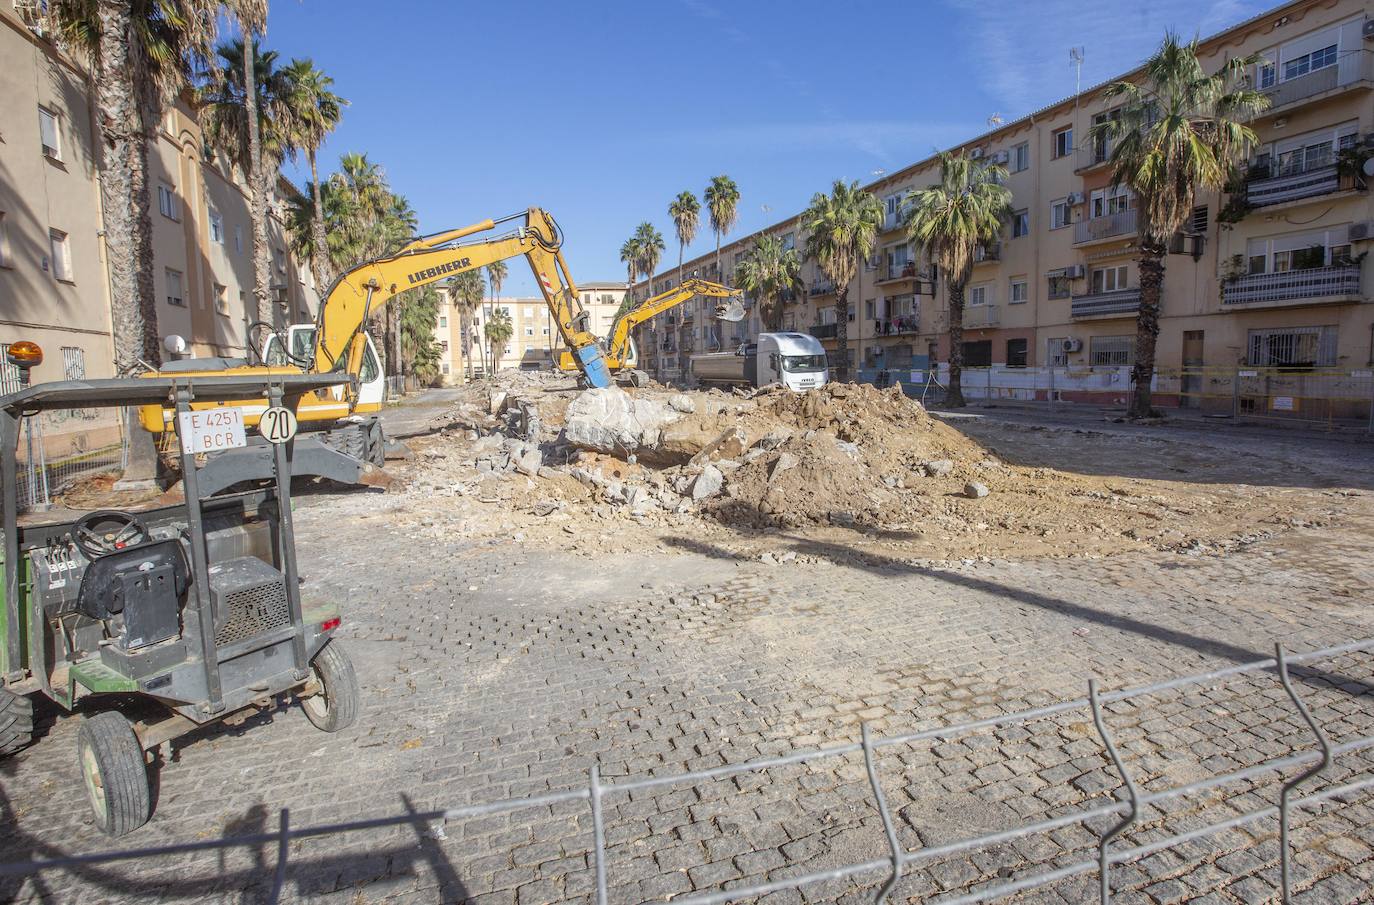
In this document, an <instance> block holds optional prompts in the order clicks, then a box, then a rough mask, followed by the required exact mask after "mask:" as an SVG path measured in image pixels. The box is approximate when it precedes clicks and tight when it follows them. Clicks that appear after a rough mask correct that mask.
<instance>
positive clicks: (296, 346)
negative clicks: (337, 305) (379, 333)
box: [259, 324, 386, 412]
mask: <svg viewBox="0 0 1374 905" xmlns="http://www.w3.org/2000/svg"><path fill="white" fill-rule="evenodd" d="M315 330H316V328H315V325H314V324H292V325H291V326H289V327H287V328H286V330H285V331H284V332H276V333H269V334H268V335H267V339H266V340H265V341H264V342H263V344H262V349H261V351H260V353H259V354H260V357H261V358H262V363H263V364H265V365H268V366H269V367H281V366H283V365H295V366H296V367H298V368H302V369H308V368H309V366H310V358H311V356H313V355H314V354H315ZM283 340H284V341H285V343H286V345H285V346H284V345H283V344H282V343H283ZM288 349H289V350H290V351H289V352H288ZM337 392H338V393H339V394H340V398H342V393H343V388H342V387H339V388H337ZM385 401H386V376H385V375H384V374H383V373H382V359H381V356H379V355H378V354H377V347H376V346H375V345H373V343H372V336H371V335H370V334H368V333H364V334H363V366H362V370H361V371H360V372H359V373H358V399H357V403H356V405H357V408H358V409H361V410H362V411H365V412H366V411H374V410H376V409H378V408H380V407H381V405H382V403H383V402H385Z"/></svg>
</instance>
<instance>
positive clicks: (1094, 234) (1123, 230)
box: [1073, 208, 1135, 245]
mask: <svg viewBox="0 0 1374 905" xmlns="http://www.w3.org/2000/svg"><path fill="white" fill-rule="evenodd" d="M1133 235H1135V209H1134V208H1132V209H1131V210H1127V211H1117V212H1116V213H1114V214H1107V215H1106V216H1105V217H1093V218H1092V219H1090V220H1080V221H1078V222H1077V223H1075V224H1074V225H1073V244H1075V245H1086V244H1089V243H1092V242H1101V241H1103V240H1105V239H1113V238H1116V237H1117V236H1133Z"/></svg>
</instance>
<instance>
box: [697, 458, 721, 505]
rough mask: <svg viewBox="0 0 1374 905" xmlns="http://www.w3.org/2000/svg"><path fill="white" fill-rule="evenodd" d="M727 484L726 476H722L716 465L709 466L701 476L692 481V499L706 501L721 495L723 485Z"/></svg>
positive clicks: (702, 471)
mask: <svg viewBox="0 0 1374 905" xmlns="http://www.w3.org/2000/svg"><path fill="white" fill-rule="evenodd" d="M724 483H725V476H724V475H723V474H721V471H720V469H719V468H717V467H716V466H714V465H707V466H706V467H705V468H703V469H702V470H701V474H699V475H697V476H696V480H694V481H692V499H694V500H698V501H700V500H704V499H706V498H708V497H713V496H715V495H716V494H718V493H720V488H721V485H723V484H724Z"/></svg>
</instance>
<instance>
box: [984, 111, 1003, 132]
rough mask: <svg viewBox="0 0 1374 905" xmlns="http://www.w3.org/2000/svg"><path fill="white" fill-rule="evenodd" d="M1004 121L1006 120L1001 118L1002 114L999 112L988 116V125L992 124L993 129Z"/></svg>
mask: <svg viewBox="0 0 1374 905" xmlns="http://www.w3.org/2000/svg"><path fill="white" fill-rule="evenodd" d="M1004 122H1006V120H1005V119H1003V118H1002V114H1000V113H994V114H992V116H989V117H988V125H989V126H992V127H993V128H994V129H996V128H997V127H998V126H1000V125H1002V123H1004Z"/></svg>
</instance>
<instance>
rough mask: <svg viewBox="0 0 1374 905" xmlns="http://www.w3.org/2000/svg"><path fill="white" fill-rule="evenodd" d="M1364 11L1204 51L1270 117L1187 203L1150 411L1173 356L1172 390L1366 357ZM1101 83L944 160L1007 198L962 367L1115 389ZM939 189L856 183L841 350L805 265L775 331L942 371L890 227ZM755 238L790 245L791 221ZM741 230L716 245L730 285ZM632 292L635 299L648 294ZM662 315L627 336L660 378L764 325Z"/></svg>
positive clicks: (1122, 285)
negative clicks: (864, 247)
mask: <svg viewBox="0 0 1374 905" xmlns="http://www.w3.org/2000/svg"><path fill="white" fill-rule="evenodd" d="M1369 7H1370V4H1369V2H1367V0H1301V2H1294V3H1289V4H1285V5H1283V6H1281V7H1278V8H1276V9H1274V10H1273V11H1271V12H1269V13H1265V14H1264V15H1261V16H1257V17H1255V18H1254V19H1251V20H1249V21H1247V22H1245V23H1242V24H1240V25H1238V26H1235V27H1233V28H1231V29H1228V30H1227V31H1225V32H1222V33H1220V34H1217V35H1214V36H1212V37H1210V38H1208V39H1206V40H1204V41H1203V42H1202V45H1201V54H1202V56H1203V60H1204V65H1205V66H1207V67H1208V68H1209V69H1215V68H1217V67H1218V66H1220V65H1221V64H1222V62H1223V61H1224V60H1226V59H1228V58H1232V57H1236V56H1249V55H1252V54H1258V55H1259V57H1260V60H1261V61H1260V62H1259V64H1258V65H1256V66H1254V67H1253V70H1252V72H1251V78H1252V80H1253V82H1254V84H1255V85H1256V87H1258V88H1259V89H1260V90H1261V91H1263V92H1264V93H1265V94H1266V95H1268V96H1269V98H1270V104H1271V106H1270V107H1269V109H1268V110H1267V111H1265V113H1264V114H1263V115H1261V116H1259V117H1258V118H1257V119H1256V120H1255V122H1254V123H1253V127H1254V128H1255V130H1256V132H1257V134H1258V137H1259V140H1260V145H1259V147H1258V148H1256V149H1255V152H1254V154H1253V156H1252V158H1251V160H1250V161H1249V165H1248V167H1246V168H1245V172H1244V179H1243V184H1240V185H1235V186H1232V187H1231V188H1233V189H1234V191H1230V192H1222V193H1209V194H1204V195H1200V196H1199V198H1198V199H1197V208H1196V209H1195V210H1194V212H1193V216H1192V218H1191V220H1190V222H1189V223H1188V224H1187V225H1186V227H1185V228H1184V230H1183V231H1182V232H1181V233H1180V234H1179V235H1177V236H1175V239H1174V242H1173V243H1172V246H1171V249H1170V251H1171V254H1169V255H1168V256H1167V258H1166V261H1165V264H1166V268H1167V272H1166V277H1165V284H1164V291H1163V301H1162V319H1161V331H1160V336H1159V343H1158V365H1159V367H1160V369H1161V372H1162V374H1161V378H1160V382H1159V386H1158V390H1159V392H1160V401H1161V403H1163V404H1168V403H1169V402H1170V401H1171V399H1170V395H1171V393H1172V394H1173V401H1178V393H1179V392H1180V391H1183V392H1185V393H1186V392H1188V390H1189V388H1188V387H1186V386H1182V385H1180V382H1179V380H1178V378H1177V376H1175V377H1173V378H1170V377H1168V376H1167V374H1168V372H1169V371H1171V370H1176V369H1178V368H1181V367H1183V366H1185V365H1186V366H1187V367H1188V368H1189V369H1190V370H1191V371H1192V372H1193V373H1194V375H1195V376H1193V377H1191V378H1184V382H1187V381H1188V380H1199V379H1201V378H1200V377H1198V376H1196V375H1197V374H1200V373H1201V369H1204V368H1212V367H1216V368H1235V367H1244V366H1253V367H1304V366H1306V367H1336V368H1364V367H1366V366H1368V365H1371V364H1374V308H1372V307H1370V306H1369V305H1367V304H1366V303H1367V302H1368V301H1369V300H1370V286H1371V273H1370V271H1371V268H1372V267H1374V263H1371V262H1369V261H1368V260H1367V258H1368V251H1369V249H1370V239H1371V237H1374V202H1371V198H1370V194H1369V192H1368V190H1367V187H1366V182H1367V181H1369V180H1368V179H1367V178H1361V177H1360V176H1358V175H1356V174H1355V173H1354V172H1352V171H1351V170H1350V169H1349V167H1348V166H1347V165H1346V163H1345V162H1343V161H1344V158H1343V157H1342V154H1343V152H1352V151H1354V149H1356V148H1359V147H1363V148H1367V147H1368V146H1369V144H1370V143H1371V141H1374V137H1372V136H1371V132H1374V24H1372V23H1371V18H1370V9H1369ZM1137 75H1138V73H1136V72H1132V73H1123V74H1122V76H1121V78H1124V79H1131V78H1133V77H1136V76H1137ZM1104 87H1105V86H1098V87H1095V88H1091V89H1089V90H1087V91H1084V92H1083V93H1081V94H1079V95H1077V96H1075V97H1070V98H1067V99H1065V100H1063V101H1060V102H1058V103H1056V104H1052V105H1050V106H1048V107H1046V108H1044V109H1042V110H1039V111H1036V112H1035V113H1033V114H1031V115H1029V116H1026V117H1023V118H1021V119H1018V120H1016V121H1014V122H1009V123H1006V124H1005V125H1001V126H999V127H998V128H996V129H994V130H993V131H990V132H988V133H986V134H984V135H981V136H978V137H976V138H972V139H970V140H969V141H968V142H966V143H964V144H963V145H961V146H958V147H956V148H952V149H950V150H953V151H963V152H965V153H968V154H969V155H971V156H974V157H980V158H983V159H990V160H994V161H996V162H998V163H1000V164H1002V165H1003V166H1005V167H1006V169H1007V170H1008V172H1009V176H1008V179H1007V186H1008V188H1010V189H1011V191H1012V194H1013V197H1014V202H1013V206H1014V208H1015V213H1014V214H1013V216H1012V217H1011V218H1010V220H1009V222H1008V223H1007V224H1006V227H1005V229H1004V232H1003V235H1002V236H1001V238H1000V240H999V241H997V242H994V243H991V244H989V245H988V246H987V247H985V248H983V249H980V251H979V260H978V263H977V265H976V266H975V268H974V275H973V279H972V281H971V282H970V284H969V286H968V290H967V297H966V300H965V305H966V309H965V314H964V358H965V362H966V364H968V365H970V366H973V367H978V366H994V367H1000V368H1018V367H1036V366H1045V365H1053V366H1059V367H1065V368H1069V369H1075V368H1083V369H1087V368H1095V369H1111V368H1118V369H1121V371H1122V374H1121V375H1120V377H1121V378H1122V380H1124V379H1125V374H1124V372H1125V370H1126V369H1127V368H1128V367H1129V366H1130V365H1131V364H1132V362H1133V358H1134V354H1135V349H1134V334H1135V316H1136V313H1137V310H1138V307H1139V279H1138V272H1137V266H1136V256H1137V248H1136V240H1135V218H1136V213H1135V199H1134V198H1132V197H1131V193H1130V192H1129V191H1128V190H1126V189H1124V188H1118V189H1114V188H1112V187H1111V184H1110V183H1111V173H1110V167H1109V166H1108V160H1109V157H1110V153H1111V148H1110V146H1109V145H1108V144H1106V143H1103V142H1093V141H1089V140H1087V139H1086V136H1087V133H1088V130H1089V129H1090V128H1091V126H1092V125H1093V124H1094V123H1095V122H1100V121H1101V120H1103V119H1104V118H1106V117H1110V116H1112V115H1113V113H1114V110H1113V106H1112V102H1111V101H1110V100H1109V99H1108V98H1107V97H1106V96H1105V92H1104V90H1103V89H1104ZM1354 153H1361V154H1364V155H1365V156H1367V152H1358V151H1354ZM1346 156H1347V157H1348V156H1349V153H1347V155H1346ZM937 178H938V161H937V160H935V159H934V158H933V157H932V158H927V159H925V160H922V161H920V162H918V163H915V164H913V165H911V166H909V167H906V168H904V169H902V170H900V171H898V172H894V173H891V174H889V175H886V176H884V177H883V178H882V179H880V180H877V181H875V182H872V183H870V184H868V186H867V188H868V190H869V191H871V192H872V193H873V194H874V195H876V196H877V197H878V198H879V199H880V200H881V201H882V203H883V206H884V209H885V211H886V221H885V224H884V229H883V231H882V234H881V236H880V246H879V249H878V251H877V253H876V254H875V255H874V256H873V257H872V258H871V259H869V260H868V261H866V262H864V265H863V267H862V268H861V269H860V272H859V273H858V275H857V276H856V278H855V280H854V282H853V284H851V286H850V287H849V302H850V312H849V323H848V325H847V327H848V340H849V341H848V348H846V349H843V350H841V349H838V348H836V341H835V333H836V326H837V325H836V323H835V320H836V314H835V287H834V286H831V285H829V284H827V283H826V282H825V280H824V278H823V276H822V275H821V274H820V273H819V272H818V271H817V269H816V268H815V266H814V264H813V263H812V262H807V263H806V264H805V265H804V270H805V275H806V281H807V290H806V293H805V297H804V298H803V297H799V298H796V299H791V300H789V301H788V304H787V305H786V306H785V315H784V326H785V328H787V329H798V330H809V331H810V332H812V333H813V334H814V335H816V336H818V337H819V338H821V340H822V342H823V344H824V345H825V346H826V347H827V348H828V349H829V351H830V354H831V355H832V356H833V357H838V356H840V355H844V356H846V357H847V359H848V360H849V361H850V363H851V365H852V366H854V367H856V368H857V370H858V375H859V379H874V378H875V377H876V376H877V375H878V374H880V373H882V372H884V371H886V372H888V373H889V374H890V375H892V376H896V377H907V379H909V376H915V377H917V378H918V379H919V377H920V376H921V375H922V373H923V372H925V371H926V369H927V368H929V367H931V366H932V365H934V364H935V363H937V362H938V363H939V366H940V367H944V366H945V365H946V364H947V362H948V356H949V334H948V295H947V287H946V286H945V285H944V283H943V281H942V280H940V278H939V274H938V273H935V272H934V270H933V268H931V266H930V263H929V261H926V260H924V259H923V258H922V256H921V255H920V254H918V253H917V252H916V250H915V249H913V248H912V247H911V245H910V244H909V243H908V242H907V241H906V238H905V235H904V232H903V230H902V228H901V222H902V217H903V214H904V204H905V200H904V199H905V197H906V195H907V193H908V192H910V191H911V190H912V189H916V188H920V187H924V186H926V185H929V184H932V183H933V182H935V181H936V180H937ZM767 232H770V233H774V234H777V235H779V236H780V237H782V238H783V240H784V241H786V242H796V241H799V238H798V237H797V235H796V221H795V217H794V218H792V219H789V220H786V221H783V222H782V223H778V224H776V225H774V226H772V227H770V228H768V230H767ZM753 239H754V236H753V235H750V236H744V237H741V238H740V239H737V240H735V241H734V242H732V243H730V244H729V245H727V246H725V247H724V248H723V249H722V252H721V258H722V269H723V270H724V271H725V275H726V277H727V279H728V278H729V276H730V274H731V273H732V272H733V266H734V264H735V263H736V262H737V261H738V260H739V259H740V258H741V257H742V255H743V253H744V251H745V249H747V248H748V247H749V245H750V244H751V243H752V242H753ZM714 261H715V256H714V253H712V254H708V255H703V256H702V257H700V258H697V259H695V260H693V261H691V262H689V263H688V264H687V265H686V266H687V269H688V271H690V272H691V273H693V274H697V273H700V275H702V276H705V277H707V278H716V274H715V267H714ZM675 277H676V271H675V270H674V271H673V272H671V273H665V274H663V275H662V276H660V277H657V278H655V280H654V283H653V289H654V291H660V290H661V289H662V288H664V287H665V286H668V285H671V283H672V281H673V280H674V279H675ZM637 288H638V290H639V291H640V292H641V293H643V292H645V291H647V287H646V286H645V284H643V283H641V284H640V285H639V287H637ZM701 301H705V300H701ZM671 318H672V315H668V316H666V317H661V318H657V319H656V320H657V321H659V322H660V323H657V324H654V325H652V326H651V327H649V328H641V329H643V331H644V336H645V338H646V339H647V338H648V337H649V336H650V335H655V334H656V337H657V341H656V342H655V343H654V350H655V355H654V361H652V362H650V363H649V364H648V367H649V368H650V369H651V370H653V369H654V368H657V369H658V370H659V372H660V373H661V374H662V375H663V376H665V377H670V378H671V377H674V376H678V375H680V374H681V373H682V372H683V369H684V368H685V366H686V364H687V359H688V357H689V356H690V354H691V353H692V352H697V351H708V350H711V349H713V348H714V347H716V346H719V345H723V346H725V347H728V346H729V345H730V341H733V340H734V338H735V337H736V336H737V335H739V336H740V337H741V338H747V337H749V336H753V335H756V333H757V331H758V322H757V317H756V316H755V315H754V312H753V311H752V308H751V317H750V319H749V321H748V322H747V324H742V325H739V327H738V329H737V328H736V326H735V325H730V324H721V323H718V322H711V323H709V324H707V323H706V322H705V312H704V311H684V312H683V315H682V316H681V317H680V319H679V320H678V321H677V322H674V321H673V320H671ZM722 332H724V333H725V334H726V335H728V336H729V337H730V341H726V340H725V338H724V337H722V336H720V334H721V333H722ZM907 371H914V372H917V373H916V374H915V375H909V376H908V375H906V373H905V372H907ZM1171 380H1172V382H1170V381H1171ZM1125 391H1126V386H1125V384H1124V382H1123V383H1122V385H1121V386H1120V387H1118V388H1116V389H1114V390H1112V391H1110V392H1109V393H1108V395H1115V396H1119V397H1121V398H1124V395H1125Z"/></svg>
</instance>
